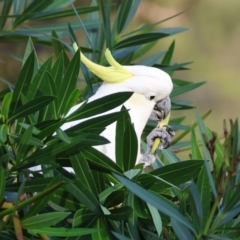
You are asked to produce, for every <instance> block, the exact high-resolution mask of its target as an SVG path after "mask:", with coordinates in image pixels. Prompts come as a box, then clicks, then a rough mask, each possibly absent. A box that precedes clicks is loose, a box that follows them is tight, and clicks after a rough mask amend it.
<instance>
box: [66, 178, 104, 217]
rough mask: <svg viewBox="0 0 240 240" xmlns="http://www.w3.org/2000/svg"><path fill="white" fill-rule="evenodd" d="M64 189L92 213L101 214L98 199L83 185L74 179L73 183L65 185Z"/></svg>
mask: <svg viewBox="0 0 240 240" xmlns="http://www.w3.org/2000/svg"><path fill="white" fill-rule="evenodd" d="M65 188H66V190H67V191H69V192H70V193H71V194H72V195H73V196H74V197H75V198H76V199H78V201H79V202H81V203H82V204H84V205H85V206H86V207H87V208H88V209H90V210H91V211H92V212H94V213H96V214H101V213H102V210H101V208H100V204H99V202H98V199H97V198H96V197H95V196H94V194H93V193H92V192H91V189H88V187H87V186H86V185H85V184H84V183H82V182H81V181H79V180H78V179H75V180H74V183H69V184H67V185H66V186H65Z"/></svg>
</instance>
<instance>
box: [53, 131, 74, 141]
mask: <svg viewBox="0 0 240 240" xmlns="http://www.w3.org/2000/svg"><path fill="white" fill-rule="evenodd" d="M56 133H57V137H58V138H59V139H60V140H62V141H63V142H65V143H71V140H70V138H69V137H68V135H67V134H66V133H65V132H64V131H62V129H61V128H59V129H58V130H57V131H56Z"/></svg>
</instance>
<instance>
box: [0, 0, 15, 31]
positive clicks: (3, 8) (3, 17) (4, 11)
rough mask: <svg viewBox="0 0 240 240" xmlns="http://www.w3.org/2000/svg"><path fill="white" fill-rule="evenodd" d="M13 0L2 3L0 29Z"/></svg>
mask: <svg viewBox="0 0 240 240" xmlns="http://www.w3.org/2000/svg"><path fill="white" fill-rule="evenodd" d="M12 3H13V0H8V1H4V5H3V7H2V12H1V16H2V17H1V18H0V29H1V30H2V29H3V28H4V25H5V23H6V21H7V19H8V14H9V11H10V9H11V7H12Z"/></svg>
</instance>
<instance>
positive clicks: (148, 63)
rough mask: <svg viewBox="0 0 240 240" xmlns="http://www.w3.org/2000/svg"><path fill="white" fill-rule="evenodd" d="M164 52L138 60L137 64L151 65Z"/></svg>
mask: <svg viewBox="0 0 240 240" xmlns="http://www.w3.org/2000/svg"><path fill="white" fill-rule="evenodd" d="M164 53H165V52H160V53H157V54H154V55H152V56H150V57H148V58H145V59H143V60H141V61H140V62H138V65H145V66H153V65H154V64H155V63H156V62H158V61H159V59H160V58H161V57H162V56H163V55H164Z"/></svg>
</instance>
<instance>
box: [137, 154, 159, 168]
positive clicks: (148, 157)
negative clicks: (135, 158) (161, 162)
mask: <svg viewBox="0 0 240 240" xmlns="http://www.w3.org/2000/svg"><path fill="white" fill-rule="evenodd" d="M155 160H156V157H155V155H154V154H151V153H144V154H143V155H142V156H141V158H140V160H139V163H144V168H145V167H147V166H150V165H152V164H153V163H154V162H155Z"/></svg>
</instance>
